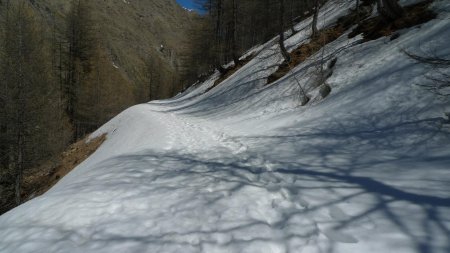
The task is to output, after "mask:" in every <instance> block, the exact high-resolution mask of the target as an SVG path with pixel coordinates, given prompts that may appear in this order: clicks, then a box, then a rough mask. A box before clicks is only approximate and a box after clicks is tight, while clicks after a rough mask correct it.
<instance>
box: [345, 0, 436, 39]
mask: <svg viewBox="0 0 450 253" xmlns="http://www.w3.org/2000/svg"><path fill="white" fill-rule="evenodd" d="M432 2H433V1H432V0H428V1H424V2H420V3H418V4H414V5H411V6H407V7H405V15H404V16H403V17H401V18H399V19H397V20H394V21H391V22H386V21H384V20H383V19H382V18H381V17H374V18H369V19H366V20H364V21H363V22H361V24H360V25H358V26H357V27H356V28H355V29H354V30H353V31H352V32H351V33H350V34H349V37H350V38H352V37H354V36H356V35H358V34H363V36H364V39H365V41H369V40H375V39H378V38H381V37H384V36H391V35H393V34H394V33H395V32H396V31H397V30H400V29H405V28H410V27H413V26H416V25H419V24H423V23H425V22H428V21H430V20H432V19H434V18H435V17H436V13H434V12H433V11H431V10H429V9H428V6H429V5H430V4H431V3H432Z"/></svg>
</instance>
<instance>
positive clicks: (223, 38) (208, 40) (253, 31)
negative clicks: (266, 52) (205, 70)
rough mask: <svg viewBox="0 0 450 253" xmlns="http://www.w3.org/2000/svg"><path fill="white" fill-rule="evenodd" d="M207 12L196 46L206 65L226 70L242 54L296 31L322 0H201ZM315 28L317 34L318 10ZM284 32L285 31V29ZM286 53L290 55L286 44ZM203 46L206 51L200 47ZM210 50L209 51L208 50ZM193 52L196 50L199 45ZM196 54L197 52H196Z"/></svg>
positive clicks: (284, 53) (195, 32)
mask: <svg viewBox="0 0 450 253" xmlns="http://www.w3.org/2000/svg"><path fill="white" fill-rule="evenodd" d="M199 2H200V3H199V4H201V5H202V6H203V8H204V9H206V11H207V15H206V16H205V17H199V18H200V19H202V22H203V25H202V27H201V29H197V30H195V31H194V32H193V33H192V34H193V35H192V36H193V40H194V42H193V43H192V44H193V45H194V47H197V51H198V52H199V53H198V54H202V55H203V57H202V58H203V59H204V60H203V61H204V62H203V64H202V65H207V66H208V67H210V68H216V69H218V70H219V71H221V72H224V71H225V70H224V68H223V67H222V66H223V64H225V63H228V62H230V61H233V62H234V64H235V65H238V64H239V56H240V55H242V53H244V52H245V51H246V50H248V49H250V48H251V47H252V46H254V45H257V44H258V43H263V42H265V41H267V40H269V39H271V38H273V37H274V36H276V35H280V38H281V39H280V41H284V39H285V36H284V32H285V31H288V30H291V31H292V32H295V28H294V25H295V24H296V23H297V22H299V21H300V20H301V19H303V18H305V17H307V16H309V15H311V14H312V13H313V10H314V9H317V10H318V8H315V7H316V6H320V5H321V4H323V2H324V1H322V0H305V1H294V0H239V1H238V0H208V1H206V2H204V1H199ZM314 20H315V23H314V24H313V27H315V29H314V31H315V32H316V33H317V32H318V31H317V12H316V15H315V19H314ZM281 31H283V32H281ZM280 46H281V48H282V52H283V56H284V57H285V58H288V54H287V50H286V49H285V47H284V44H282V43H280ZM199 49H202V50H199ZM205 49H207V50H205ZM193 51H196V50H195V48H194V49H193ZM194 55H195V54H194Z"/></svg>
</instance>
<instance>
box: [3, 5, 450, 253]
mask: <svg viewBox="0 0 450 253" xmlns="http://www.w3.org/2000/svg"><path fill="white" fill-rule="evenodd" d="M404 2H405V3H406V1H404ZM352 5H353V1H350V0H349V1H346V2H345V1H344V3H340V4H336V3H335V2H334V1H329V3H328V4H327V5H326V6H324V7H323V8H322V10H321V15H320V17H321V18H320V21H321V22H320V25H321V26H322V27H323V26H327V25H329V24H332V23H333V22H335V21H336V19H337V18H338V17H339V16H340V15H343V14H345V12H346V11H347V10H348V9H349V8H350V7H351V6H352ZM432 7H433V8H434V9H435V10H436V11H439V13H440V15H439V17H438V19H435V20H432V21H430V22H428V23H426V24H424V25H421V26H420V27H415V28H412V29H408V30H403V31H401V36H400V37H399V38H398V39H396V40H393V41H390V40H389V39H388V38H380V39H378V40H375V41H370V42H367V43H363V44H361V43H359V40H360V38H359V37H357V38H354V39H348V38H347V34H344V35H343V36H342V37H341V38H339V39H338V40H337V41H335V42H333V43H332V44H330V45H327V46H326V48H325V52H323V56H324V57H325V59H327V60H331V59H333V58H334V57H337V59H338V60H337V63H336V66H335V67H334V71H333V75H332V76H331V77H330V79H328V81H327V82H328V83H329V85H330V86H331V87H332V92H331V94H330V95H329V96H328V97H327V98H326V99H323V100H322V99H320V98H319V95H318V92H317V88H314V87H313V83H314V76H315V73H316V72H317V71H316V67H317V59H319V58H321V57H322V52H320V55H315V56H313V57H312V58H310V59H309V60H307V61H306V62H304V63H302V64H301V65H299V66H298V67H296V68H295V69H294V70H293V71H292V72H291V73H289V74H288V75H287V76H286V77H284V78H282V79H280V80H279V81H277V82H275V83H273V84H272V85H270V86H265V85H264V84H265V82H266V81H265V80H266V78H267V77H268V76H269V75H270V74H271V73H273V71H275V69H276V64H278V63H280V62H281V60H282V58H281V56H280V54H279V53H278V50H277V45H276V41H275V40H273V41H271V42H268V43H267V44H265V45H262V46H260V47H257V48H255V49H254V50H253V51H254V52H255V53H257V56H256V57H255V58H254V59H253V60H252V61H251V62H249V63H248V64H247V65H246V66H244V67H243V68H241V69H240V70H239V71H237V72H236V73H235V74H234V75H233V76H231V77H230V78H228V79H227V80H226V81H224V82H223V83H222V84H221V85H219V86H217V87H214V88H213V89H211V90H210V91H208V92H206V93H205V91H206V90H208V87H211V86H212V85H213V84H214V81H215V80H216V79H217V78H218V75H217V74H216V75H214V76H212V77H211V78H210V80H207V81H206V82H205V83H203V84H199V85H197V88H196V89H190V90H189V91H188V92H186V93H185V94H180V95H179V96H177V97H176V98H174V99H172V100H166V101H159V102H153V103H149V104H143V105H138V106H135V107H132V108H130V109H128V110H126V111H124V112H123V113H122V114H120V115H119V116H117V117H116V118H114V119H113V120H111V121H110V122H109V123H107V124H106V125H104V126H103V127H102V128H101V129H99V130H98V131H97V132H96V133H95V134H94V136H96V135H100V134H103V133H107V134H108V139H107V140H106V142H105V143H104V144H103V145H102V146H101V147H100V148H99V150H98V151H97V152H96V153H95V154H94V155H92V156H91V157H90V158H88V159H87V160H86V161H85V162H84V163H82V164H81V165H80V166H78V167H77V168H76V169H75V170H74V171H73V172H71V173H70V174H69V175H68V176H67V177H65V178H63V179H62V180H61V181H60V182H59V183H58V184H57V185H56V186H55V187H54V188H52V189H51V190H50V191H49V192H47V193H46V194H44V195H43V196H41V197H38V198H36V199H34V200H32V201H29V202H27V203H25V204H23V205H22V206H20V207H18V208H16V209H14V210H12V211H10V212H8V213H6V214H4V215H3V216H1V217H0V252H45V253H47V252H108V253H110V252H136V253H138V252H152V253H153V252H183V253H184V252H205V253H214V252H255V253H266V252H274V253H282V252H283V253H284V252H291V253H292V252H345V253H347V252H364V253H369V252H377V253H378V252H396V253H398V252H442V253H444V252H450V234H449V230H450V125H449V122H448V120H447V119H445V118H444V117H443V116H444V112H445V111H449V110H450V103H449V102H448V99H447V100H445V99H441V98H439V97H437V96H436V95H434V94H433V93H430V92H428V91H425V90H424V89H423V88H422V87H420V86H418V85H416V84H418V83H421V82H423V81H424V78H425V77H424V74H425V73H429V69H427V68H426V67H425V66H423V65H420V64H417V63H415V62H414V61H412V60H410V59H408V58H407V57H406V56H405V55H404V54H403V53H401V52H400V49H408V50H411V51H418V50H425V51H426V50H432V51H433V52H434V53H435V54H436V55H438V56H447V57H448V56H449V55H450V48H449V47H448V41H449V39H450V22H449V18H450V15H449V14H448V13H449V10H450V4H449V3H448V1H436V2H435V4H433V6H432ZM310 22H311V20H306V21H304V22H302V23H300V24H299V25H298V26H297V30H302V28H304V27H306V26H308V24H309V23H310ZM308 35H309V31H308V30H302V31H301V32H299V33H298V34H295V35H293V36H291V37H290V38H289V39H288V40H287V41H286V44H287V45H288V47H289V48H290V49H291V50H292V49H293V48H294V47H297V46H298V45H299V44H301V43H303V42H305V41H307V38H308ZM297 83H301V84H302V86H303V87H304V88H305V89H306V90H307V91H308V92H309V94H310V96H311V97H312V100H311V102H310V103H308V104H307V105H306V106H299V98H298V94H299V91H298V85H297Z"/></svg>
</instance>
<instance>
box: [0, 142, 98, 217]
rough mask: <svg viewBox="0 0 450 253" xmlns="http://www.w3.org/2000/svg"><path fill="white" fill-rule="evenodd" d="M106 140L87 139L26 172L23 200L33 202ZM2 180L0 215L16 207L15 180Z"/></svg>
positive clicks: (0, 187)
mask: <svg viewBox="0 0 450 253" xmlns="http://www.w3.org/2000/svg"><path fill="white" fill-rule="evenodd" d="M105 140H106V135H102V136H99V137H97V138H94V139H92V140H90V141H88V138H85V139H83V140H80V141H78V142H76V143H74V144H72V145H70V146H69V147H68V149H67V150H66V151H65V152H63V153H62V154H61V155H60V157H58V158H55V159H52V160H50V161H47V162H46V163H44V164H43V165H41V166H39V167H36V168H31V169H29V170H26V171H25V172H24V177H23V182H22V192H21V198H22V200H24V201H28V200H31V199H33V198H35V197H37V196H40V195H42V194H43V193H45V192H46V191H48V190H49V189H50V188H51V187H52V186H54V185H55V184H56V183H57V182H58V181H59V180H60V179H61V178H63V177H64V176H65V175H67V174H68V173H69V172H70V171H72V170H73V169H74V168H75V167H76V166H78V165H79V164H80V163H82V162H83V161H84V160H86V158H88V157H89V156H90V155H91V154H93V153H94V152H95V151H96V150H97V148H98V147H100V145H101V144H102V143H103V142H104V141H105ZM2 179H4V180H3V181H5V182H3V181H2V182H3V183H2V182H0V183H1V185H0V197H1V198H2V201H1V204H2V205H1V207H0V215H1V214H3V213H5V212H7V211H8V210H10V209H12V208H14V207H15V203H14V184H13V183H12V182H14V180H15V178H14V177H13V176H11V175H9V177H8V178H7V177H6V176H5V177H3V176H2Z"/></svg>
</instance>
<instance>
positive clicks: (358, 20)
mask: <svg viewBox="0 0 450 253" xmlns="http://www.w3.org/2000/svg"><path fill="white" fill-rule="evenodd" d="M359 7H360V0H356V21H357V22H358V25H359V24H360V21H361V18H360V11H359Z"/></svg>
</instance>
